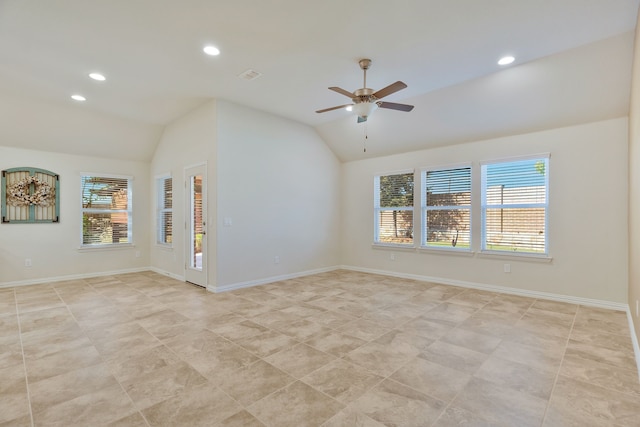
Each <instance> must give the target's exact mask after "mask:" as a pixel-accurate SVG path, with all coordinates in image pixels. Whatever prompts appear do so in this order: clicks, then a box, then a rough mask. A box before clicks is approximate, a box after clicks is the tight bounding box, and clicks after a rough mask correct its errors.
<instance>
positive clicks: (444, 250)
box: [418, 246, 476, 257]
mask: <svg viewBox="0 0 640 427" xmlns="http://www.w3.org/2000/svg"><path fill="white" fill-rule="evenodd" d="M418 252H420V253H425V254H437V255H462V256H467V257H473V256H475V254H476V253H475V252H474V251H472V250H471V248H469V249H458V248H450V247H447V246H443V247H441V248H436V247H430V246H420V247H419V248H418Z"/></svg>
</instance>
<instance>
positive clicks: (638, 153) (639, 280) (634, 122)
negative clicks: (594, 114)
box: [629, 13, 640, 341]
mask: <svg viewBox="0 0 640 427" xmlns="http://www.w3.org/2000/svg"><path fill="white" fill-rule="evenodd" d="M638 19H640V13H639V14H638ZM633 52H634V54H633V72H632V81H631V106H630V112H629V306H630V309H631V310H630V311H631V318H632V319H633V323H634V327H635V331H636V337H637V340H638V341H640V316H639V315H638V314H639V313H638V305H640V25H636V37H635V47H634V50H633Z"/></svg>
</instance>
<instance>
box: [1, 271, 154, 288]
mask: <svg viewBox="0 0 640 427" xmlns="http://www.w3.org/2000/svg"><path fill="white" fill-rule="evenodd" d="M149 270H150V269H149V267H142V268H129V269H125V270H113V271H100V272H93V273H83V274H70V275H67V276H56V277H46V278H41V279H29V280H16V281H13V282H2V283H0V288H15V287H18V286H29V285H41V284H43V283H51V282H64V281H67V280H78V279H88V278H90V277H99V276H115V275H116V274H127V273H140V272H142V271H149Z"/></svg>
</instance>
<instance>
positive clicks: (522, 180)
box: [482, 157, 549, 254]
mask: <svg viewBox="0 0 640 427" xmlns="http://www.w3.org/2000/svg"><path fill="white" fill-rule="evenodd" d="M548 175H549V159H548V157H540V158H533V159H525V160H517V161H509V162H500V163H490V164H484V165H482V250H485V251H504V252H511V253H525V254H547V252H548V250H547V211H548V207H549V205H548V203H549V199H548V186H549V176H548Z"/></svg>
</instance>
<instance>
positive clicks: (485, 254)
mask: <svg viewBox="0 0 640 427" xmlns="http://www.w3.org/2000/svg"><path fill="white" fill-rule="evenodd" d="M478 258H493V259H512V260H514V261H531V262H551V261H553V257H550V256H549V255H538V254H535V253H525V252H519V253H518V252H511V251H480V252H478Z"/></svg>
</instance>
